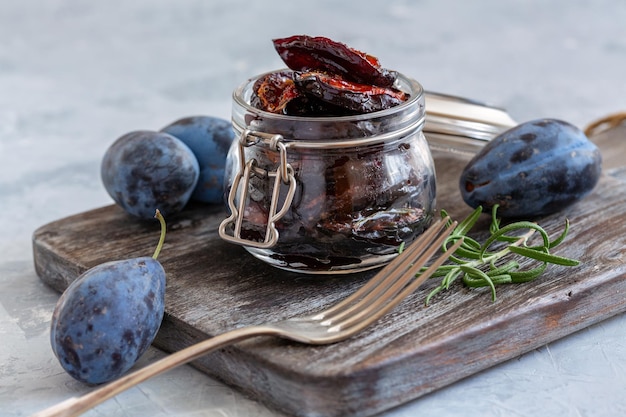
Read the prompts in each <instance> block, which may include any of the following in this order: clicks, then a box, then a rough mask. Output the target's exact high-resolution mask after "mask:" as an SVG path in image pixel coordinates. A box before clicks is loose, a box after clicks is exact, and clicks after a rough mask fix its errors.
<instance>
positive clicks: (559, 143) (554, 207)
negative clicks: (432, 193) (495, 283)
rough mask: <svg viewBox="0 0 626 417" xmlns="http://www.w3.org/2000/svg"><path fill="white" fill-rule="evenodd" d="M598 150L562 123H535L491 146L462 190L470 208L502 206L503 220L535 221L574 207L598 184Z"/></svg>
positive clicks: (467, 173)
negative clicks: (537, 217) (542, 216)
mask: <svg viewBox="0 0 626 417" xmlns="http://www.w3.org/2000/svg"><path fill="white" fill-rule="evenodd" d="M601 166H602V157H601V155H600V151H599V149H598V148H597V146H596V145H595V144H594V143H592V142H591V141H589V139H588V138H587V136H585V134H584V133H583V132H582V131H581V130H580V129H578V128H577V127H575V126H573V125H571V124H569V123H567V122H563V121H560V120H554V119H541V120H533V121H530V122H526V123H523V124H521V125H519V126H516V127H514V128H512V129H510V130H508V131H506V132H504V133H502V134H501V135H499V136H498V137H496V138H494V139H493V140H492V141H491V142H490V143H488V144H487V145H486V146H485V147H484V148H483V149H482V150H481V151H480V152H479V153H478V154H477V155H476V156H475V157H474V158H473V159H472V160H471V161H470V162H469V163H468V164H467V166H466V167H465V169H464V170H463V172H462V174H461V178H460V181H459V186H460V190H461V195H462V196H463V199H464V200H465V202H466V203H467V204H468V205H470V206H471V207H478V206H483V208H487V209H489V208H491V207H493V206H494V205H495V204H498V205H499V208H498V213H499V214H500V215H501V216H503V217H535V216H541V215H547V214H551V213H554V212H557V211H559V210H561V209H563V208H565V207H567V206H569V205H570V204H573V203H575V202H577V201H579V200H581V199H582V198H583V197H585V196H586V195H587V194H589V193H590V192H591V190H592V189H593V188H594V187H595V185H596V184H597V182H598V180H599V178H600V175H601V171H602V167H601Z"/></svg>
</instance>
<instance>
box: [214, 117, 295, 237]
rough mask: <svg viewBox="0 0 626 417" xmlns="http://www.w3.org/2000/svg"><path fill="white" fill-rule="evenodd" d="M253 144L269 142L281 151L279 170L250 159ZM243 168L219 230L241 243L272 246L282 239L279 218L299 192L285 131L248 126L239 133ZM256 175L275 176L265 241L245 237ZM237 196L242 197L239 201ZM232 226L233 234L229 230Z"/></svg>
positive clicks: (233, 184) (232, 191)
mask: <svg viewBox="0 0 626 417" xmlns="http://www.w3.org/2000/svg"><path fill="white" fill-rule="evenodd" d="M250 146H266V147H268V148H269V149H270V150H272V151H274V152H278V153H279V161H278V166H277V167H276V170H274V171H269V170H266V169H264V168H262V167H259V166H258V163H257V161H256V159H250V160H248V161H246V157H245V153H244V150H245V148H247V147H250ZM238 152H239V171H238V172H237V174H236V175H235V178H234V179H233V183H232V187H231V189H230V192H229V194H228V207H229V208H230V211H231V215H230V216H229V217H228V218H226V219H225V220H224V221H222V223H221V224H220V226H219V229H218V232H219V235H220V237H221V238H222V239H224V240H226V241H228V242H231V243H236V244H239V245H245V246H251V247H255V248H259V249H268V248H271V247H272V246H274V245H276V243H277V242H278V235H279V234H278V230H277V229H276V222H277V221H278V220H280V219H281V218H282V217H283V216H284V215H285V214H286V213H287V211H288V210H289V207H291V202H292V201H293V196H294V195H295V193H296V178H295V176H294V171H293V168H292V166H291V165H290V164H289V163H287V147H286V146H285V144H284V143H283V137H282V135H274V134H271V133H264V132H256V131H252V130H249V129H245V130H244V131H242V132H241V135H240V137H239V148H238ZM252 177H258V178H267V179H268V180H269V179H271V178H274V184H273V189H272V199H271V201H270V209H269V213H268V218H267V225H266V228H265V237H264V239H263V241H257V240H250V239H246V238H242V237H241V227H242V225H243V221H244V215H245V208H246V202H247V201H248V195H249V184H250V179H251V178H252ZM283 186H288V189H287V194H286V196H285V201H284V202H283V204H282V207H281V208H280V210H278V204H279V196H280V191H281V189H282V188H283ZM237 197H239V201H238V202H237V201H236V200H237ZM229 229H232V235H231V234H229V233H228V231H229Z"/></svg>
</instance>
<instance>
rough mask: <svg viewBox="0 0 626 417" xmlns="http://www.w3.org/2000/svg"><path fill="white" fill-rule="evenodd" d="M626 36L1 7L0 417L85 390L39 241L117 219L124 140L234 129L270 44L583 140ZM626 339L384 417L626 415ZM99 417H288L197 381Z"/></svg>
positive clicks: (601, 110) (539, 18) (264, 11)
mask: <svg viewBox="0 0 626 417" xmlns="http://www.w3.org/2000/svg"><path fill="white" fill-rule="evenodd" d="M624 22H626V2H624V1H621V0H620V1H613V0H596V1H593V2H591V1H586V0H555V1H539V0H529V1H499V0H480V1H473V2H469V1H458V2H455V1H451V0H443V1H435V0H420V1H409V0H387V1H370V0H359V1H344V2H339V1H318V2H315V1H307V2H304V1H280V2H279V1H266V2H262V1H257V2H253V1H245V0H232V1H228V2H226V1H221V2H218V1H202V0H177V1H166V0H129V1H125V0H109V1H100V2H94V1H92V2H86V1H79V0H38V1H37V0H23V1H10V0H4V1H2V2H0V415H2V416H12V417H14V416H26V415H29V414H30V413H32V412H34V411H36V410H38V409H40V408H42V407H45V406H48V405H51V404H53V403H55V402H57V401H60V400H62V399H65V398H67V397H69V396H72V395H77V394H80V393H83V392H85V391H87V388H86V387H85V386H83V385H82V384H80V383H78V382H75V381H73V380H72V379H71V378H70V377H69V376H67V375H66V374H65V373H64V372H63V371H62V369H61V368H60V366H59V365H58V363H57V362H56V360H55V359H54V358H53V355H52V352H51V350H50V345H49V342H48V335H49V332H48V326H49V320H50V314H51V311H52V309H53V307H54V304H55V302H56V299H57V297H58V295H57V294H56V293H54V292H53V291H51V290H50V289H48V288H47V287H46V286H44V285H43V284H42V283H40V282H39V280H38V278H37V276H36V275H35V272H34V269H33V265H32V254H31V246H30V238H31V235H32V232H33V231H34V230H35V229H36V228H37V227H38V226H40V225H43V224H45V223H47V222H49V221H52V220H55V219H58V218H61V217H65V216H68V215H71V214H75V213H78V212H81V211H84V210H88V209H92V208H95V207H99V206H102V205H105V204H109V203H110V202H111V200H110V199H109V197H108V196H107V194H106V192H105V191H104V189H103V187H102V186H101V184H100V179H99V162H100V159H101V157H102V155H103V153H104V151H105V149H106V148H107V147H108V145H109V144H110V143H111V142H112V141H113V140H114V139H115V138H117V137H118V136H120V135H121V134H123V133H126V132H128V131H131V130H136V129H158V128H160V127H162V126H164V125H166V124H167V123H169V122H171V121H173V120H175V119H177V118H179V117H182V116H187V115H193V114H212V115H216V116H222V117H225V118H228V117H229V113H230V92H231V90H232V89H233V88H234V87H235V85H237V84H238V83H239V82H241V81H243V80H244V79H245V78H247V77H249V76H251V75H254V74H256V73H259V72H262V71H266V70H270V69H274V68H277V67H279V66H281V62H280V61H279V59H278V57H277V55H276V54H275V53H274V51H273V49H272V47H271V43H270V39H272V38H274V37H280V36H287V35H291V34H296V33H306V34H311V35H324V36H329V37H332V38H335V39H337V40H341V41H344V42H346V43H348V44H350V45H351V46H354V47H357V48H359V49H362V50H365V51H368V52H370V53H372V54H374V55H377V56H378V57H379V58H380V59H381V61H382V62H383V64H384V65H385V66H387V67H390V68H394V69H397V70H399V71H401V72H404V73H406V74H408V75H411V76H413V77H414V78H416V79H418V80H419V81H420V82H422V84H424V86H425V87H426V88H427V89H429V90H433V91H439V92H444V93H449V94H455V95H460V96H465V97H469V98H473V99H477V100H481V101H486V102H490V103H494V104H497V105H500V106H503V107H506V108H507V109H508V110H509V112H510V113H511V115H512V116H513V117H514V118H515V119H516V120H518V121H525V120H529V119H532V118H538V117H556V118H561V119H564V120H568V121H570V122H572V123H574V124H577V125H579V126H581V127H583V126H584V125H586V124H587V123H589V122H591V121H592V120H595V119H597V118H599V117H602V116H604V115H606V114H608V113H612V112H615V111H618V110H626V82H625V80H624V74H625V69H626V29H625V28H626V25H625V24H624ZM94 250H98V249H97V248H94ZM625 340H626V317H624V316H623V315H618V316H616V317H614V318H612V319H609V320H606V321H604V322H602V323H599V324H598V325H595V326H592V327H590V328H588V329H585V330H583V331H581V332H578V333H576V334H574V335H571V336H569V337H566V338H564V339H562V340H559V341H557V342H554V343H551V344H549V345H547V346H543V347H541V348H540V349H537V350H535V351H532V352H530V353H528V354H525V355H523V356H521V357H519V358H516V359H515V360H511V361H509V362H507V363H504V364H502V365H500V366H497V367H495V368H492V369H490V370H487V371H485V372H482V373H480V374H478V375H475V376H473V377H471V378H468V379H466V380H463V381H461V382H459V383H456V384H454V385H452V386H450V387H447V388H445V389H442V390H439V391H437V392H435V393H433V394H431V395H428V396H426V397H424V398H421V399H419V400H417V401H414V402H412V403H409V404H407V405H405V406H402V407H400V408H397V409H395V410H391V411H389V412H388V413H385V414H384V416H385V417H404V416H407V417H408V416H418V415H424V416H425V415H429V416H438V417H445V416H461V415H462V416H466V417H468V416H481V417H496V416H514V417H522V416H529V417H530V416H533V417H536V416H560V417H583V416H584V417H590V416H594V417H595V416H617V415H624V414H625V413H626V399H624V393H625V392H626V376H625V375H626V372H625V371H626V342H625ZM161 355H162V353H161V352H159V351H157V350H154V349H153V350H150V351H149V352H148V353H147V355H146V356H145V357H144V358H143V359H142V363H147V362H149V361H151V360H153V359H154V358H157V357H159V356H161ZM87 415H88V416H114V417H115V416H118V417H121V416H137V417H141V416H146V417H148V416H150V417H161V416H180V417H192V416H193V417H200V416H204V417H209V416H210V417H217V416H221V417H226V416H228V417H235V416H237V417H243V416H273V415H276V413H275V412H274V411H272V410H269V409H267V408H266V407H264V406H263V405H260V404H258V403H256V402H255V401H251V400H249V399H246V398H245V397H243V396H242V395H241V394H239V393H238V392H237V391H235V390H233V389H231V388H229V387H226V386H224V385H222V384H220V383H219V382H217V381H215V380H213V379H211V378H209V377H207V376H205V375H203V374H201V373H199V372H197V371H195V370H193V369H192V368H189V367H183V368H180V369H177V370H175V371H172V372H170V373H168V374H166V375H163V376H161V377H158V378H156V379H154V380H151V381H149V382H147V383H145V384H142V385H141V386H140V387H137V388H134V389H132V390H130V391H128V392H126V393H124V394H122V395H120V396H119V397H117V398H116V399H114V400H111V401H109V402H107V403H105V404H103V405H101V406H100V407H98V408H97V409H95V410H93V411H91V412H89V413H88V414H87Z"/></svg>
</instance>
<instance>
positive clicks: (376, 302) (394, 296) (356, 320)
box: [328, 238, 463, 333]
mask: <svg viewBox="0 0 626 417" xmlns="http://www.w3.org/2000/svg"><path fill="white" fill-rule="evenodd" d="M442 242H443V239H442ZM462 244H463V238H461V239H459V240H458V241H456V242H455V243H454V244H453V245H452V246H450V247H449V248H448V249H447V250H446V251H445V252H444V253H443V254H441V255H440V256H439V257H438V258H437V259H436V260H435V261H433V263H432V264H430V266H429V267H428V268H427V269H426V270H425V271H423V272H422V273H421V274H420V276H419V277H417V278H415V279H413V278H414V277H415V275H416V274H417V272H418V271H419V270H420V269H421V268H422V267H423V266H424V264H425V263H426V262H427V261H428V260H429V259H430V258H431V257H432V255H433V253H434V252H433V251H428V252H429V253H427V252H424V253H423V254H422V255H421V256H420V258H419V259H418V260H416V261H415V263H414V264H413V265H411V266H410V267H409V269H408V270H406V271H405V272H404V273H401V275H400V276H399V277H396V278H397V285H394V288H393V289H389V290H388V291H386V292H385V294H383V296H382V297H379V298H376V299H372V298H368V299H367V302H368V303H369V304H368V303H365V302H364V303H362V304H361V305H360V311H359V312H358V313H356V314H353V315H350V316H349V317H348V318H346V319H345V320H343V321H341V322H339V323H336V324H334V325H332V327H330V328H329V329H328V331H329V332H335V331H339V330H344V331H349V332H351V333H356V332H358V331H360V330H362V329H364V328H365V327H367V326H369V325H370V324H372V323H373V322H375V321H376V320H378V319H379V318H381V317H382V316H384V315H385V314H387V313H388V312H389V311H391V310H392V309H393V308H394V307H396V306H397V305H398V304H400V303H401V302H402V301H403V300H404V299H405V298H406V297H408V296H409V295H410V294H412V293H414V292H415V290H416V289H417V288H418V287H419V286H421V285H422V284H423V283H424V282H425V281H426V280H427V279H428V278H430V276H431V275H432V274H433V273H434V272H435V270H436V269H437V268H438V267H440V266H441V265H442V264H443V263H444V262H445V261H446V260H447V259H448V258H449V257H450V255H452V254H453V253H454V252H455V251H456V250H457V249H458V248H459V247H460V246H461V245H462ZM433 246H434V247H435V248H436V249H438V246H436V245H433ZM407 282H409V284H408V285H407ZM396 287H397V288H396ZM364 300H365V299H364ZM372 300H373V302H369V301H372ZM366 304H367V305H366ZM328 321H332V319H329V320H328ZM350 326H352V327H350ZM348 327H349V329H348Z"/></svg>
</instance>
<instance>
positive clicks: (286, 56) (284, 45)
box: [273, 35, 398, 87]
mask: <svg viewBox="0 0 626 417" xmlns="http://www.w3.org/2000/svg"><path fill="white" fill-rule="evenodd" d="M273 43H274V48H276V51H277V52H278V54H279V55H280V57H281V58H282V60H283V61H284V62H285V64H286V65H287V66H288V67H289V68H291V69H292V70H294V71H311V70H315V71H324V72H328V73H330V74H339V75H340V76H341V77H342V78H343V79H346V80H350V81H354V82H357V83H361V84H369V85H376V86H379V87H391V86H393V84H394V82H395V81H396V78H397V76H398V74H397V73H396V72H395V71H389V70H387V69H385V68H383V67H381V66H380V63H379V62H378V59H377V58H376V57H373V56H371V55H368V54H366V53H364V52H361V51H358V50H356V49H353V48H350V47H348V46H347V45H345V44H343V43H340V42H336V41H333V40H331V39H328V38H325V37H321V36H317V37H311V36H307V35H295V36H290V37H288V38H281V39H274V40H273Z"/></svg>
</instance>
